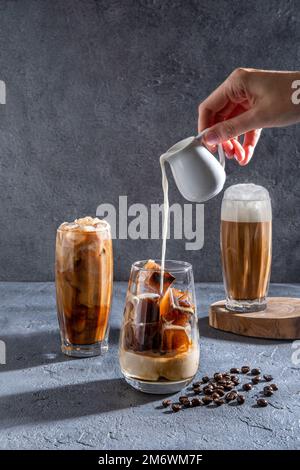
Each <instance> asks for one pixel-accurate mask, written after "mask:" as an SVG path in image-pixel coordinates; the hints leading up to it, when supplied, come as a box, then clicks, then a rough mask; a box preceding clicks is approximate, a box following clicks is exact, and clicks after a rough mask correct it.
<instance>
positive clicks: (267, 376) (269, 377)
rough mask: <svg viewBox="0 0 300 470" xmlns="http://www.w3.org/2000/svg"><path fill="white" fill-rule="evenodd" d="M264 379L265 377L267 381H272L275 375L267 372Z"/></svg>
mask: <svg viewBox="0 0 300 470" xmlns="http://www.w3.org/2000/svg"><path fill="white" fill-rule="evenodd" d="M264 379H265V381H266V382H271V380H273V377H272V375H269V374H265V375H264Z"/></svg>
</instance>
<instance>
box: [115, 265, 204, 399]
mask: <svg viewBox="0 0 300 470" xmlns="http://www.w3.org/2000/svg"><path fill="white" fill-rule="evenodd" d="M161 277H162V278H163V279H162V281H161ZM119 357H120V365H121V370H122V373H123V375H124V377H125V379H126V381H127V382H128V383H129V384H130V385H132V386H133V387H135V388H137V389H138V390H141V391H143V392H147V393H158V394H159V393H173V392H176V391H178V390H180V389H181V388H183V387H184V386H185V385H187V384H188V383H189V382H190V381H191V380H192V379H193V377H194V375H195V374H196V372H197V369H198V365H199V338H198V323H197V311H196V302H195V292H194V280H193V272H192V266H191V265H190V264H189V263H185V262H181V261H169V260H166V261H165V270H164V272H163V273H162V270H161V266H160V264H159V263H158V262H156V261H154V260H148V261H138V262H136V263H134V264H133V265H132V268H131V274H130V280H129V284H128V290H127V297H126V303H125V309H124V317H123V325H122V329H121V335H120V350H119Z"/></svg>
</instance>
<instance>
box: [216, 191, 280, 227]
mask: <svg viewBox="0 0 300 470" xmlns="http://www.w3.org/2000/svg"><path fill="white" fill-rule="evenodd" d="M221 219H222V220H225V221H228V222H268V221H271V220H272V208H271V200H270V196H269V193H268V191H267V190H266V189H265V188H264V187H263V186H258V185H256V184H236V185H234V186H230V187H229V188H227V189H226V191H225V193H224V197H223V201H222V210H221Z"/></svg>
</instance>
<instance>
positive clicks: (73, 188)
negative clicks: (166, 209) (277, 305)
mask: <svg viewBox="0 0 300 470" xmlns="http://www.w3.org/2000/svg"><path fill="white" fill-rule="evenodd" d="M0 41H1V44H2V47H1V49H0V63H1V69H0V79H1V80H5V82H6V86H7V103H6V105H1V106H0V149H1V156H0V191H1V205H0V217H1V220H2V225H3V229H2V230H1V249H0V279H1V280H4V281H9V280H10V281H20V280H28V281H46V280H53V257H54V239H55V230H56V227H57V226H58V225H59V224H60V223H61V222H62V221H64V220H70V219H73V218H74V217H77V216H82V215H86V214H94V213H95V210H96V207H97V206H98V205H99V204H100V203H103V202H106V203H112V204H114V205H115V206H116V207H118V197H119V195H128V204H133V203H137V202H139V203H143V204H147V205H150V204H156V203H159V202H161V201H162V191H161V186H160V169H159V165H158V156H159V155H160V154H161V153H162V152H163V151H165V150H166V149H167V148H169V147H170V145H172V144H173V143H175V142H176V141H178V140H179V139H181V138H183V137H186V136H188V135H192V134H193V133H194V132H195V131H196V124H197V106H198V103H199V102H200V101H201V100H202V99H203V98H204V97H206V96H207V94H208V93H210V92H211V91H212V90H213V89H214V88H215V87H216V86H217V85H218V84H219V83H220V82H221V81H222V80H223V79H224V78H225V77H226V76H227V75H228V74H229V73H230V72H231V71H232V70H233V69H234V68H236V67H238V66H248V67H259V68H266V69H288V70H289V69H290V70H293V69H297V68H299V62H300V4H299V2H298V1H296V0H264V1H263V2H262V1H256V0H242V1H241V0H231V1H225V0H209V1H207V0H85V1H82V0H63V1H61V0H43V1H39V0H15V1H10V0H1V2H0ZM299 139H300V134H299V127H290V128H286V129H275V130H267V131H265V132H264V133H263V136H262V138H261V142H260V143H259V145H258V147H257V151H256V154H255V157H254V159H253V161H252V163H251V165H249V166H248V167H246V168H239V167H238V165H237V164H235V163H234V162H232V161H230V162H228V164H227V174H228V180H227V183H226V184H227V185H229V184H233V183H237V182H255V183H259V184H263V185H264V186H266V187H267V188H268V189H269V190H270V192H271V196H272V200H273V209H274V263H273V272H272V280H273V282H299V280H300V262H299V261H300V244H299V229H300V217H299V202H300V201H299V194H300V178H299V166H300V152H299V143H300V140H299ZM170 186H171V188H170V202H171V203H173V202H179V203H181V204H183V203H184V201H183V200H182V198H181V197H180V195H179V194H178V192H177V189H176V188H175V186H174V182H173V181H171V182H170ZM220 202H221V196H219V197H217V198H215V199H214V200H212V201H210V202H209V203H208V204H206V207H205V245H204V249H203V250H201V251H198V252H191V251H190V252H188V251H185V250H184V242H183V241H182V240H172V241H171V242H170V243H169V244H168V253H169V256H171V257H173V258H174V257H175V258H177V259H185V260H187V261H192V262H193V265H194V270H195V274H196V279H197V280H199V281H221V269H220V265H219V242H218V231H219V222H218V221H219V214H220ZM4 227H5V229H4ZM159 256H160V242H159V240H153V241H151V240H137V241H131V240H128V241H127V240H118V241H116V243H115V273H116V279H119V280H126V279H127V278H128V272H129V267H130V264H131V263H132V262H133V261H135V260H136V259H144V258H147V257H159Z"/></svg>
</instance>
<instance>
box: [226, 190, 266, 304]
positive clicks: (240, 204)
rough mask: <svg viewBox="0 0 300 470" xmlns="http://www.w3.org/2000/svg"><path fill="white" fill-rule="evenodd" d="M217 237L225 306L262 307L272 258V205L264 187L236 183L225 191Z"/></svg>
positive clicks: (264, 302) (264, 301)
mask: <svg viewBox="0 0 300 470" xmlns="http://www.w3.org/2000/svg"><path fill="white" fill-rule="evenodd" d="M220 238H221V257H222V267H223V281H224V287H225V292H226V308H227V309H228V310H232V311H236V312H256V311H261V310H264V309H265V308H266V306H267V299H266V297H267V293H268V288H269V280H270V272H271V260H272V208H271V201H270V196H269V193H268V191H267V190H266V189H265V188H263V187H262V186H258V185H255V184H237V185H234V186H230V187H229V188H228V189H227V190H226V191H225V193H224V197H223V201H222V210H221V236H220Z"/></svg>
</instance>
